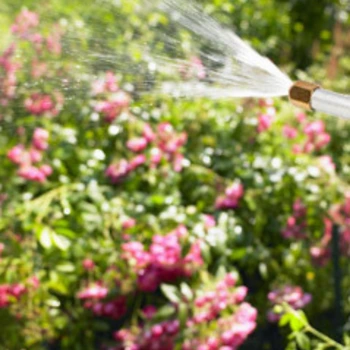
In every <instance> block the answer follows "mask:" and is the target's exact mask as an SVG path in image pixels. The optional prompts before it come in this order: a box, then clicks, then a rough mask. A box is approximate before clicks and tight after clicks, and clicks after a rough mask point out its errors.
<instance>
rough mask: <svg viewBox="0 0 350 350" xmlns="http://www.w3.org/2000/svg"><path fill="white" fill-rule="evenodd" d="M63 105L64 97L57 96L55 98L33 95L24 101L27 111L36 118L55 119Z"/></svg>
mask: <svg viewBox="0 0 350 350" xmlns="http://www.w3.org/2000/svg"><path fill="white" fill-rule="evenodd" d="M62 105H63V97H62V95H60V94H56V96H55V98H53V97H52V96H51V95H47V94H41V93H33V94H32V95H31V96H29V97H28V98H27V99H26V100H25V101H24V107H25V108H26V110H27V111H28V112H29V113H31V114H33V115H36V116H46V117H55V116H57V114H58V113H59V111H60V109H61V108H62Z"/></svg>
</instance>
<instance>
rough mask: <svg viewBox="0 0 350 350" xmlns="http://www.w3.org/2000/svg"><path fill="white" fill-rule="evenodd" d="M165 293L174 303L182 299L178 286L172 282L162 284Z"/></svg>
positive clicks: (161, 287)
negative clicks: (172, 284) (171, 283)
mask: <svg viewBox="0 0 350 350" xmlns="http://www.w3.org/2000/svg"><path fill="white" fill-rule="evenodd" d="M160 289H161V290H162V292H163V294H164V295H165V296H166V297H167V298H168V299H169V300H170V301H172V302H173V303H178V302H179V301H180V296H179V294H178V291H177V289H176V287H174V286H171V285H170V284H162V285H161V286H160Z"/></svg>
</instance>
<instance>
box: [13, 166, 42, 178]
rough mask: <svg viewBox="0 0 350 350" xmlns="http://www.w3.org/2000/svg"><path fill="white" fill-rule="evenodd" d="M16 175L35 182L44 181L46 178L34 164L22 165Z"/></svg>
mask: <svg viewBox="0 0 350 350" xmlns="http://www.w3.org/2000/svg"><path fill="white" fill-rule="evenodd" d="M18 175H19V176H20V177H22V178H24V179H26V180H30V181H35V182H44V181H45V180H46V176H45V174H44V173H43V172H42V171H41V170H40V169H39V168H36V167H35V166H31V165H28V166H24V167H21V168H20V169H19V170H18Z"/></svg>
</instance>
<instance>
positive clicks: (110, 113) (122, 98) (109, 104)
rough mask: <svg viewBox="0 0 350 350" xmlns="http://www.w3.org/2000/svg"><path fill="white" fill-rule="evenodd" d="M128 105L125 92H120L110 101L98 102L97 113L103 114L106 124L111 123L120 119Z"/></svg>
mask: <svg viewBox="0 0 350 350" xmlns="http://www.w3.org/2000/svg"><path fill="white" fill-rule="evenodd" d="M128 105H129V97H128V95H127V94H126V93H125V92H123V91H119V92H118V93H117V94H115V95H114V96H113V97H112V98H111V99H110V100H106V101H100V102H98V103H97V104H96V106H95V111H96V112H98V113H101V114H102V115H103V116H104V118H105V120H106V122H108V123H111V122H113V121H114V120H115V119H116V118H117V117H119V115H120V114H121V112H122V111H123V109H125V108H126V107H128Z"/></svg>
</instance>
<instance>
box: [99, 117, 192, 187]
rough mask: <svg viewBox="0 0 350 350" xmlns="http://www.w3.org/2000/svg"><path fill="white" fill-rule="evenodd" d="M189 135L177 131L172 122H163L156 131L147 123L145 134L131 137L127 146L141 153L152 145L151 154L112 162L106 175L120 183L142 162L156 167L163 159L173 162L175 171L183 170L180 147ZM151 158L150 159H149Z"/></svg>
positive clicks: (114, 181)
mask: <svg viewBox="0 0 350 350" xmlns="http://www.w3.org/2000/svg"><path fill="white" fill-rule="evenodd" d="M186 141H187V135H186V134H185V133H180V134H177V133H175V131H174V129H173V127H172V125H171V124H170V123H161V124H159V125H158V127H157V131H156V132H154V131H153V130H152V128H151V126H150V125H148V124H146V125H145V126H144V130H143V136H142V137H137V138H133V139H130V140H129V141H128V142H127V144H126V146H127V148H128V149H129V150H130V151H132V152H134V153H140V152H143V151H145V150H146V148H147V147H148V146H150V150H149V156H146V154H138V155H136V156H135V157H134V158H132V159H131V160H130V161H127V160H126V159H122V160H120V161H119V162H117V163H113V164H111V165H110V166H109V167H108V168H107V170H106V172H105V175H106V176H107V177H108V178H109V179H110V180H111V181H112V182H113V183H119V182H121V181H122V180H124V179H125V178H126V177H127V176H128V175H129V174H130V173H131V172H132V171H134V170H135V169H137V168H138V167H139V166H141V165H142V164H145V163H147V162H149V163H150V167H151V168H154V167H156V166H157V165H158V164H159V163H160V162H161V161H162V159H165V160H166V161H168V162H171V163H172V164H173V169H174V171H177V172H179V171H181V170H182V161H183V155H182V153H181V152H180V148H181V147H182V146H183V145H184V144H185V143H186ZM148 159H149V160H148Z"/></svg>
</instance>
